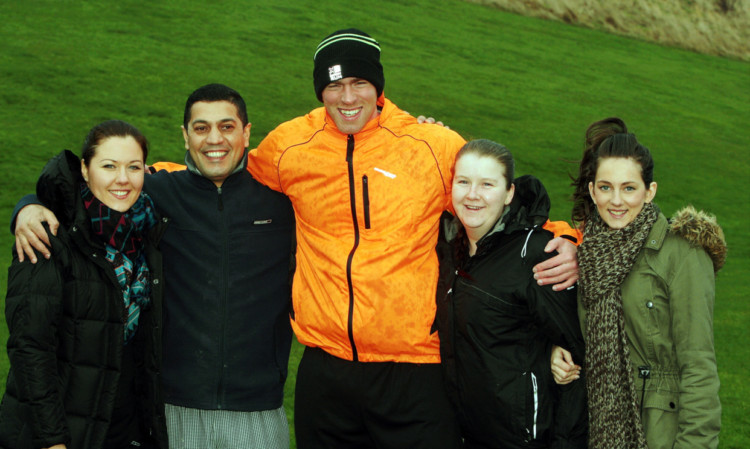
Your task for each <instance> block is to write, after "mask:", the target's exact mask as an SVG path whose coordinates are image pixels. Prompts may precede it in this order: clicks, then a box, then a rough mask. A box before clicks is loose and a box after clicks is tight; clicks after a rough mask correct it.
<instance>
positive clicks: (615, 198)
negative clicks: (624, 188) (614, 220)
mask: <svg viewBox="0 0 750 449" xmlns="http://www.w3.org/2000/svg"><path fill="white" fill-rule="evenodd" d="M612 204H614V205H619V204H622V195H621V194H620V191H619V190H617V189H615V191H614V193H613V194H612Z"/></svg>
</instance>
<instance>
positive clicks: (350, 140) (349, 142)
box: [346, 134, 359, 362]
mask: <svg viewBox="0 0 750 449" xmlns="http://www.w3.org/2000/svg"><path fill="white" fill-rule="evenodd" d="M353 153H354V136H353V135H351V134H349V136H348V137H347V138H346V163H347V165H348V167H349V203H350V205H351V209H352V224H353V225H354V245H353V246H352V250H351V251H350V252H349V257H348V258H347V261H346V282H347V284H348V286H349V316H348V318H347V328H348V329H347V330H348V333H349V344H350V345H351V346H352V361H354V362H357V361H358V360H359V357H358V355H357V346H356V345H355V344H354V326H353V323H352V321H353V320H354V287H353V285H352V260H353V259H354V253H355V252H356V251H357V247H358V246H359V224H358V223H357V202H356V193H355V189H354V164H353V162H352V160H353Z"/></svg>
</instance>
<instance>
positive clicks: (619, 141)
mask: <svg viewBox="0 0 750 449" xmlns="http://www.w3.org/2000/svg"><path fill="white" fill-rule="evenodd" d="M609 157H621V158H628V159H633V160H634V161H635V162H636V163H637V164H638V165H639V166H640V167H641V178H642V179H643V183H644V184H645V185H646V188H648V186H649V185H651V183H652V182H653V181H654V159H653V157H651V152H650V151H649V150H648V148H646V147H645V146H643V145H641V144H640V143H639V142H638V139H636V137H635V134H633V133H629V132H628V127H627V125H625V122H624V121H623V120H622V119H620V118H618V117H610V118H605V119H604V120H599V121H596V122H594V123H592V124H591V125H589V127H588V129H587V130H586V143H585V146H584V150H583V157H582V158H581V162H580V165H579V169H578V177H577V178H575V179H574V180H573V183H572V184H571V185H572V186H573V187H574V188H575V191H574V192H573V211H572V218H573V222H574V223H585V222H586V220H588V218H589V216H590V214H591V212H592V210H593V201H592V199H591V195H590V193H589V183H590V182H594V180H595V178H596V171H597V170H598V169H599V163H600V161H601V160H602V159H605V158H609Z"/></svg>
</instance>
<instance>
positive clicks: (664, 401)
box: [641, 391, 680, 449]
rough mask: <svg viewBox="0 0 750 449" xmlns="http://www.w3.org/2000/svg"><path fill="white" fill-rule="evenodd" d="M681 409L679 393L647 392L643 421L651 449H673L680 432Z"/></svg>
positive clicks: (642, 414) (642, 415)
mask: <svg viewBox="0 0 750 449" xmlns="http://www.w3.org/2000/svg"><path fill="white" fill-rule="evenodd" d="M679 409H680V404H679V394H678V393H676V392H671V391H651V392H646V397H645V398H644V401H643V412H642V413H641V421H642V422H643V430H644V431H645V434H646V442H647V443H648V447H649V449H661V448H670V449H671V448H672V446H673V445H674V440H675V436H676V435H677V431H678V430H679V413H678V411H679Z"/></svg>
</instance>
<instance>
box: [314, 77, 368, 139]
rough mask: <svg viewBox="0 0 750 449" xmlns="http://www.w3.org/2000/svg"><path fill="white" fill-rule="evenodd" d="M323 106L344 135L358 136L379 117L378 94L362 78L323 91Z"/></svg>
mask: <svg viewBox="0 0 750 449" xmlns="http://www.w3.org/2000/svg"><path fill="white" fill-rule="evenodd" d="M321 96H322V98H323V105H324V106H325V108H326V111H328V115H330V116H331V118H333V122H334V123H335V124H336V128H338V130H339V131H341V132H342V133H344V134H356V133H358V132H359V131H361V130H362V128H364V126H365V124H367V122H369V121H370V120H372V119H373V118H375V117H377V116H378V108H377V100H378V93H377V91H376V89H375V86H373V85H372V83H370V82H369V81H367V80H364V79H362V78H354V77H347V78H343V79H341V80H339V81H334V82H332V83H331V84H329V85H327V86H326V87H325V89H323V93H322V95H321Z"/></svg>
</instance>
